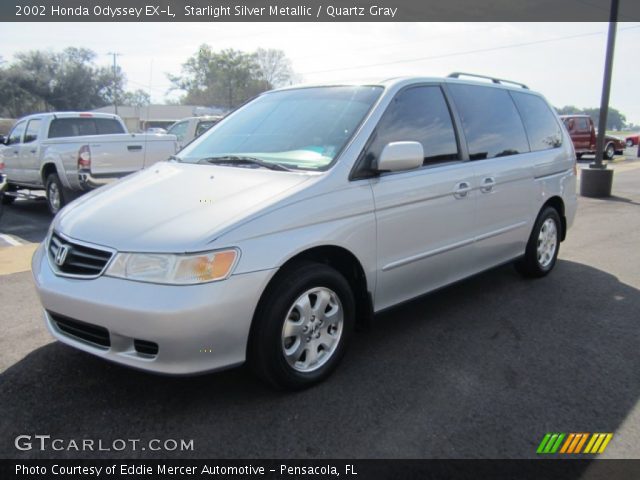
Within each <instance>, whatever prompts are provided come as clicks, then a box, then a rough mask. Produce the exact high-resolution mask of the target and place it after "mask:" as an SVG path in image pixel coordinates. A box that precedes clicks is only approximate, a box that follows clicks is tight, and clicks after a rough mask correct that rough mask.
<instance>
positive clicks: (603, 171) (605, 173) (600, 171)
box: [580, 0, 619, 197]
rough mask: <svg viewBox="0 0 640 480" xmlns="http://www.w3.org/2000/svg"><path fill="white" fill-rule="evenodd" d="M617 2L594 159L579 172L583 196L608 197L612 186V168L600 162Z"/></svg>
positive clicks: (616, 0)
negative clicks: (587, 166)
mask: <svg viewBox="0 0 640 480" xmlns="http://www.w3.org/2000/svg"><path fill="white" fill-rule="evenodd" d="M618 4H619V0H611V11H610V14H609V34H608V36H607V53H606V57H605V61H604V78H603V80H602V97H601V99H600V116H599V117H600V118H599V119H598V137H597V139H596V159H595V161H594V162H593V163H592V164H590V165H589V168H583V169H582V171H581V174H580V180H581V183H580V194H581V195H583V196H585V197H609V196H611V187H612V186H613V170H611V169H607V166H606V165H605V164H603V163H602V156H603V154H604V152H603V150H604V136H605V131H606V129H607V114H608V112H609V93H610V91H611V75H612V71H613V53H614V50H615V45H616V29H617V21H618Z"/></svg>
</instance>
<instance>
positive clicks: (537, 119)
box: [511, 92, 562, 151]
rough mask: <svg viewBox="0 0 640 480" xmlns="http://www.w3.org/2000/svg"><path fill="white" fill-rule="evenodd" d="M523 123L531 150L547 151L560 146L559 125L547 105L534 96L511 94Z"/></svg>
mask: <svg viewBox="0 0 640 480" xmlns="http://www.w3.org/2000/svg"><path fill="white" fill-rule="evenodd" d="M511 95H512V96H513V99H514V100H515V102H516V106H517V107H518V111H519V112H520V115H521V117H522V120H523V122H524V126H525V128H526V130H527V137H528V138H529V146H530V147H531V150H533V151H538V150H547V149H549V148H556V147H559V146H560V145H561V144H562V134H561V133H560V125H558V122H557V120H556V117H555V115H554V114H553V113H552V112H551V109H550V108H549V106H548V105H547V103H546V102H545V101H544V100H543V99H542V98H540V97H538V96H536V95H531V94H528V93H518V92H512V93H511Z"/></svg>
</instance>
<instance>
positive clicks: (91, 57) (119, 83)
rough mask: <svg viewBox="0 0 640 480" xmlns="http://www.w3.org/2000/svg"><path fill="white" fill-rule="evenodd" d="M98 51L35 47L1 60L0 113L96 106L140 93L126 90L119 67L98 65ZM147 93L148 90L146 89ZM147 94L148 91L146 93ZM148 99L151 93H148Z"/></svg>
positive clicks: (138, 97) (15, 114) (17, 114)
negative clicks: (54, 50)
mask: <svg viewBox="0 0 640 480" xmlns="http://www.w3.org/2000/svg"><path fill="white" fill-rule="evenodd" d="M95 59H96V54H95V53H94V52H93V51H91V50H88V49H86V48H74V47H70V48H66V49H65V50H63V51H61V52H52V51H44V50H32V51H27V52H21V53H18V54H16V55H15V59H14V61H13V62H12V63H11V64H9V65H7V64H6V62H5V63H3V64H0V92H2V97H3V100H4V101H3V102H0V116H6V117H13V118H18V117H21V116H24V115H28V114H30V113H36V112H42V111H52V110H56V111H65V110H93V109H94V108H98V107H102V106H104V105H108V104H111V103H113V98H114V95H116V96H117V98H118V103H120V104H122V101H121V100H120V99H127V98H129V96H130V97H131V98H134V99H136V100H139V101H140V100H141V99H142V98H143V97H141V96H140V94H139V93H136V92H133V93H125V92H124V88H123V86H124V83H125V76H124V74H123V73H122V71H121V70H120V69H119V68H118V69H116V72H115V78H114V72H113V70H112V68H111V67H107V66H98V65H96V63H95ZM142 93H144V92H142ZM145 95H146V94H145ZM145 98H146V101H148V95H146V97H145Z"/></svg>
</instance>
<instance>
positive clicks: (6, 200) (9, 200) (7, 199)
mask: <svg viewBox="0 0 640 480" xmlns="http://www.w3.org/2000/svg"><path fill="white" fill-rule="evenodd" d="M9 191H11V192H17V191H18V189H17V188H16V187H14V186H13V185H7V192H9ZM1 201H2V205H11V204H13V202H15V201H16V197H14V196H13V195H7V194H6V192H5V193H3V194H2V200H1Z"/></svg>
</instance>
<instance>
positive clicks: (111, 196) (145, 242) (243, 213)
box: [54, 162, 314, 253]
mask: <svg viewBox="0 0 640 480" xmlns="http://www.w3.org/2000/svg"><path fill="white" fill-rule="evenodd" d="M313 177H314V175H309V174H304V173H293V172H279V171H272V170H266V169H254V168H242V167H228V166H212V165H193V164H183V163H174V162H161V163H158V164H156V165H154V166H153V167H151V168H149V169H146V170H143V171H141V172H138V173H137V174H134V175H131V176H129V177H126V178H124V179H122V180H120V181H118V182H116V183H114V184H112V185H109V186H107V187H102V188H100V189H98V190H95V191H94V192H92V193H90V194H89V195H85V196H84V197H81V198H80V199H78V200H76V201H75V202H73V203H71V204H70V205H69V206H67V207H66V208H65V209H64V210H62V211H61V212H60V214H59V215H58V216H57V217H56V220H55V223H54V228H55V229H56V231H59V232H60V233H63V234H65V235H67V236H69V237H71V238H74V239H76V240H82V241H85V242H90V243H94V244H97V245H103V246H107V247H111V248H115V249H117V250H119V251H124V252H126V251H130V252H176V253H179V252H186V251H198V250H203V249H206V248H207V243H209V242H210V241H211V240H213V239H214V238H215V237H216V236H217V233H218V232H220V231H221V230H223V229H225V228H227V227H229V226H231V225H233V224H234V223H237V222H240V221H242V220H243V219H245V218H246V217H248V216H249V215H251V214H253V213H255V212H257V211H259V210H261V209H264V208H266V207H268V206H270V205H272V204H273V203H275V202H277V201H278V200H280V199H282V198H285V197H286V196H288V195H290V194H291V193H293V192H294V191H297V190H298V189H299V188H296V187H300V186H301V185H302V184H303V183H304V182H305V181H307V180H309V179H311V178H313Z"/></svg>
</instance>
